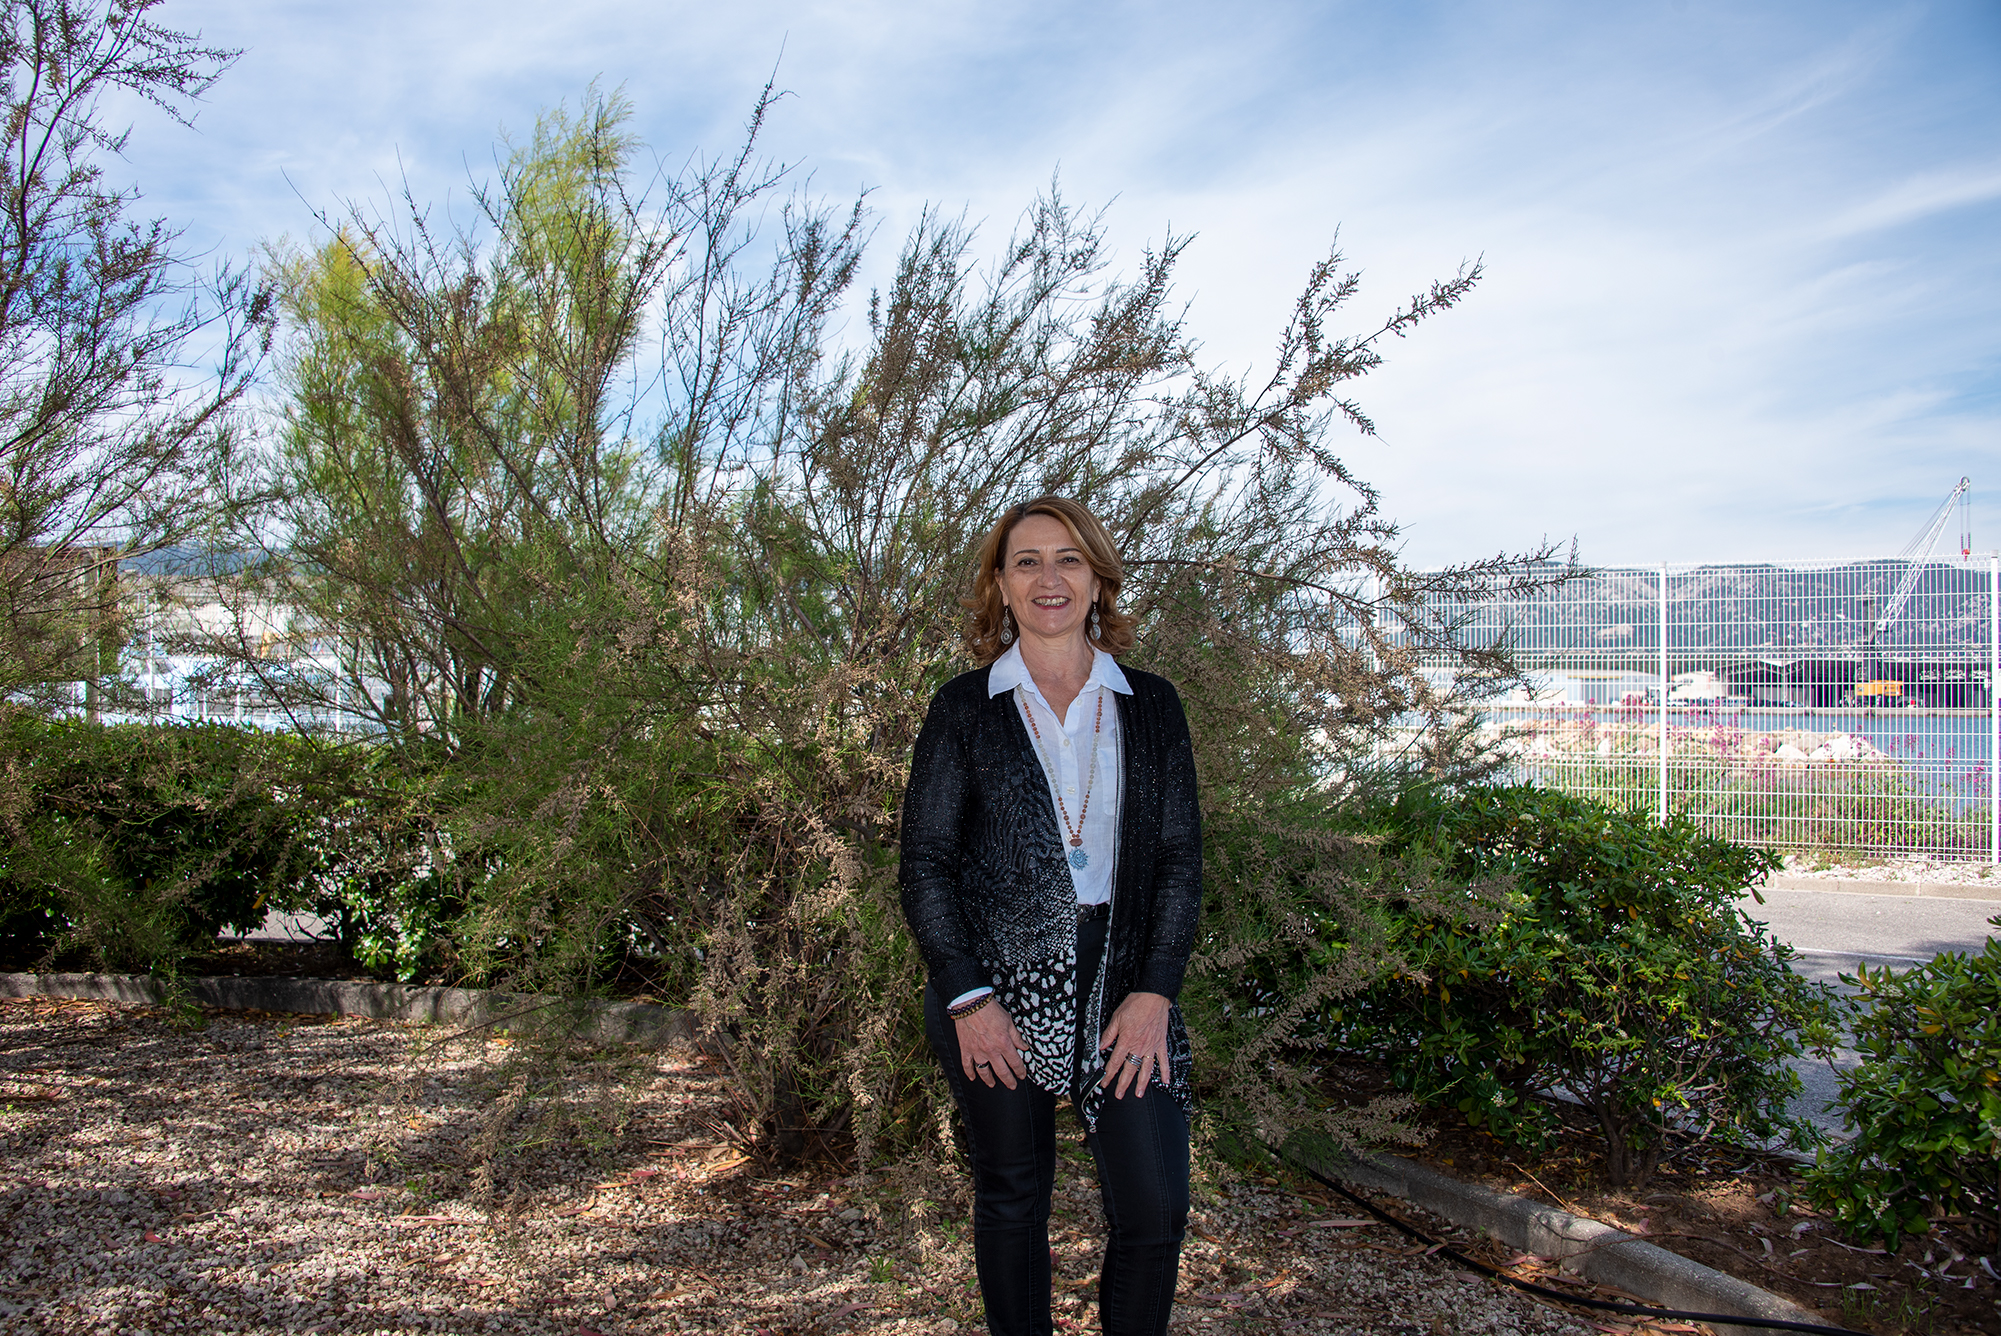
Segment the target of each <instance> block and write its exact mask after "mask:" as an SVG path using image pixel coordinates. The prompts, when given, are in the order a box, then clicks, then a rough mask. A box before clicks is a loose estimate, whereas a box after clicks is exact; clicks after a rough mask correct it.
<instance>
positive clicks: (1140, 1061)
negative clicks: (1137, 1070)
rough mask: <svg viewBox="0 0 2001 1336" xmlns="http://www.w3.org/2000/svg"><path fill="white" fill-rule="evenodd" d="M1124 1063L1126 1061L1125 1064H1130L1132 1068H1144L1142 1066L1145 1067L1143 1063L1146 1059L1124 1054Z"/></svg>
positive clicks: (1132, 1054) (1135, 1054)
mask: <svg viewBox="0 0 2001 1336" xmlns="http://www.w3.org/2000/svg"><path fill="white" fill-rule="evenodd" d="M1126 1061H1127V1062H1130V1063H1131V1064H1132V1065H1133V1066H1135V1067H1139V1066H1144V1065H1145V1063H1146V1059H1145V1058H1142V1057H1141V1056H1140V1055H1139V1054H1137V1053H1128V1054H1126Z"/></svg>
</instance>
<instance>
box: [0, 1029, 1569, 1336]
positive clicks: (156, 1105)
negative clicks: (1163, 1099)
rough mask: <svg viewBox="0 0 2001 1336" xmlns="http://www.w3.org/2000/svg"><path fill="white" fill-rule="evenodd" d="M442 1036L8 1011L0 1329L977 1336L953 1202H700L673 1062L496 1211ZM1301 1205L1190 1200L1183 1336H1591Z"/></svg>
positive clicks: (695, 1116)
mask: <svg viewBox="0 0 2001 1336" xmlns="http://www.w3.org/2000/svg"><path fill="white" fill-rule="evenodd" d="M437 1038H438V1035H437V1033H436V1032H426V1031H423V1030H421V1029H417V1028H413V1027H406V1026H401V1025H396V1024H390V1023H385V1022H378V1021H368V1020H358V1019H345V1020H337V1021H332V1022H328V1023H319V1022H302V1020H301V1019H300V1018H284V1017H255V1016H247V1015H240V1014H224V1015H218V1016H214V1017H212V1018H210V1020H209V1023H208V1025H207V1027H206V1028H205V1029H201V1030H195V1031H189V1030H179V1029H175V1028H173V1027H172V1026H171V1025H170V1024H168V1021H167V1017H166V1016H165V1015H164V1013H160V1012H155V1011H147V1010H144V1009H137V1008H130V1007H119V1006H116V1005H112V1004H106V1003H98V1002H52V1001H48V1000H43V999H15V1000H7V1001H5V1002H0V1333H7V1334H10V1336H11V1334H12V1333H22V1336H26V1333H30V1332H33V1333H92V1336H95V1334H96V1333H113V1332H117V1333H121V1334H122V1336H137V1334H139V1333H147V1334H148V1336H168V1334H170V1333H172V1334H179V1333H191V1332H239V1333H245V1334H246V1336H254V1334H260V1333H279V1332H285V1333H300V1332H342V1333H364V1332H367V1333H378V1332H379V1333H395V1334H396V1336H404V1334H405V1333H412V1332H439V1333H465V1334H472V1333H479V1334H481V1336H483V1334H484V1333H488V1332H504V1333H546V1334H548V1336H577V1333H579V1332H583V1331H593V1332H600V1333H603V1336H627V1334H629V1333H642V1332H644V1333H668V1332H703V1333H722V1332H732V1333H734V1332H743V1333H751V1332H755V1331H757V1330H759V1329H760V1328H763V1329H766V1330H769V1331H770V1332H772V1333H773V1334H774V1336H777V1334H778V1333H781V1332H798V1333H803V1332H806V1331H808V1330H811V1331H813V1332H814V1333H815V1336H820V1334H821V1333H825V1334H826V1336H835V1334H837V1333H839V1334H845V1333H850V1332H882V1333H908V1334H909V1336H919V1334H920V1333H923V1334H927V1336H928V1334H930V1333H947V1332H957V1331H961V1330H969V1329H970V1328H968V1327H965V1326H962V1323H968V1322H971V1321H973V1320H974V1312H973V1309H972V1308H971V1306H970V1301H969V1299H968V1297H967V1289H966V1282H967V1279H968V1277H969V1275H970V1256H969V1252H968V1248H967V1246H966V1241H965V1233H966V1231H965V1229H964V1228H963V1225H962V1223H959V1222H962V1220H963V1207H962V1206H950V1207H944V1208H940V1209H937V1210H932V1211H929V1213H928V1214H927V1212H926V1211H925V1210H923V1209H920V1210H918V1211H917V1213H916V1214H915V1215H914V1216H912V1217H910V1218H911V1221H912V1223H911V1224H910V1225H909V1226H908V1228H907V1229H901V1230H899V1229H896V1228H892V1227H891V1224H890V1223H889V1222H890V1221H891V1220H892V1218H893V1217H895V1216H897V1215H899V1214H901V1213H902V1207H903V1205H904V1203H902V1202H900V1201H899V1200H897V1199H896V1198H895V1197H894V1195H893V1189H892V1188H891V1187H890V1185H889V1180H887V1179H863V1180H853V1181H849V1182H847V1183H846V1184H845V1185H843V1184H842V1183H835V1184H831V1185H829V1184H824V1183H812V1182H808V1181H807V1180H805V1179H794V1180H791V1181H790V1182H789V1183H787V1182H785V1181H776V1180H765V1181H757V1182H747V1181H742V1180H738V1181H734V1182H725V1181H722V1180H719V1179H718V1178H716V1177H715V1176H714V1175H715V1174H716V1172H717V1171H718V1170H719V1169H722V1168H724V1167H725V1166H724V1165H722V1164H719V1163H718V1160H719V1157H727V1156H728V1155H729V1152H728V1150H727V1149H726V1148H721V1147H718V1146H716V1145H714V1143H715V1141H716V1138H715V1136H714V1134H713V1132H712V1131H711V1130H710V1128H711V1127H712V1123H711V1122H710V1121H708V1120H711V1119H713V1118H715V1117H716V1116H718V1115H719V1114H721V1113H723V1112H726V1107H725V1104H724V1090H723V1088H722V1085H721V1082H720V1080H719V1078H717V1077H716V1076H715V1075H714V1074H712V1073H711V1072H709V1071H706V1070H704V1069H701V1068H699V1067H697V1066H695V1065H694V1064H692V1063H690V1062H689V1061H687V1060H686V1059H685V1057H682V1056H677V1055H672V1054H658V1053H647V1054H634V1055H630V1056H629V1057H628V1058H626V1059H623V1060H622V1061H624V1062H625V1063H626V1064H627V1065H628V1066H629V1068H630V1070H629V1073H628V1079H629V1081H630V1082H631V1084H630V1085H629V1086H626V1087H618V1086H617V1085H616V1083H612V1084H609V1085H606V1086H604V1088H602V1089H596V1088H592V1089H583V1090H582V1092H581V1094H582V1096H584V1097H589V1098H599V1097H602V1101H603V1108H604V1109H605V1110H606V1117H607V1118H608V1119H610V1120H611V1121H608V1122H607V1123H606V1124H605V1125H604V1126H603V1127H601V1128H599V1129H598V1132H599V1134H600V1140H601V1142H602V1144H601V1146H600V1147H599V1148H598V1149H596V1150H592V1149H591V1148H589V1147H588V1146H586V1145H584V1144H582V1143H581V1142H577V1141H575V1140H574V1139H572V1140H571V1141H568V1142H562V1143H559V1144H555V1145H551V1146H546V1147H542V1148H540V1149H538V1150H536V1151H535V1152H534V1153H533V1154H532V1155H525V1156H522V1157H519V1158H518V1159H517V1160H515V1161H511V1162H509V1165H508V1170H507V1174H506V1175H505V1182H504V1184H503V1185H502V1186H503V1187H504V1188H505V1192H504V1193H502V1194H499V1195H501V1196H503V1197H504V1198H505V1199H506V1200H504V1201H503V1202H501V1203H500V1204H499V1206H500V1209H496V1210H495V1211H494V1212H493V1213H492V1214H490V1215H489V1214H488V1213H487V1212H485V1211H483V1210H481V1209H479V1207H478V1206H477V1205H476V1204H475V1202H476V1200H477V1199H478V1198H477V1193H476V1192H475V1191H474V1184H473V1179H472V1172H473V1170H474V1169H476V1168H477V1167H478V1157H477V1155H475V1154H474V1153H473V1147H474V1144H475V1141H476V1139H477V1136H478V1132H479V1128H480V1126H481V1120H482V1118H483V1117H484V1116H485V1115H486V1114H487V1113H488V1111H489V1110H490V1109H491V1108H492V1107H493V1106H494V1102H495V1101H496V1100H498V1099H501V1098H504V1097H505V1093H506V1092H505V1090H504V1089H501V1088H499V1087H498V1086H497V1085H496V1081H498V1080H501V1079H504V1076H505V1073H504V1071H503V1070H502V1069H501V1067H500V1066H499V1063H500V1062H501V1060H502V1059H503V1058H504V1057H505V1054H506V1049H505V1047H504V1046H502V1045H500V1044H497V1043H491V1044H490V1043H485V1042H475V1041H473V1040H465V1041H461V1042H458V1043H455V1044H450V1045H443V1046H440V1045H438V1044H437V1043H436V1042H435V1040H436V1039H437ZM482 1038H484V1037H482ZM589 1079H597V1078H589ZM585 1084H586V1085H588V1079H587V1080H586V1081H585ZM621 1089H629V1090H636V1091H637V1092H638V1095H639V1098H638V1100H637V1103H636V1104H635V1105H632V1106H630V1107H625V1106H622V1105H620V1103H619V1100H618V1096H619V1094H620V1090H621ZM621 1108H623V1109H624V1112H623V1113H621V1112H620V1110H621ZM621 1118H622V1119H623V1121H622V1122H621V1121H619V1119H621ZM1083 1166H1084V1157H1083V1155H1082V1151H1081V1148H1079V1147H1076V1146H1075V1145H1074V1143H1066V1145H1065V1146H1064V1167H1063V1171H1062V1176H1061V1178H1060V1180H1059V1187H1058V1200H1057V1204H1056V1220H1055V1222H1054V1223H1055V1226H1056V1230H1055V1236H1054V1241H1055V1242H1056V1243H1057V1251H1058V1275H1059V1277H1071V1278H1072V1279H1071V1280H1069V1281H1064V1282H1062V1285H1061V1288H1060V1289H1059V1296H1060V1298H1059V1304H1060V1307H1059V1311H1060V1312H1063V1313H1064V1314H1066V1315H1067V1320H1069V1321H1070V1322H1072V1323H1073V1324H1075V1323H1078V1322H1083V1323H1085V1324H1086V1325H1085V1326H1083V1327H1077V1326H1074V1325H1073V1326H1072V1327H1070V1328H1067V1329H1068V1330H1095V1329H1096V1323H1095V1308H1094V1307H1093V1306H1092V1305H1091V1303H1090V1302H1089V1296H1090V1293H1091V1286H1090V1284H1089V1282H1088V1280H1086V1279H1085V1278H1086V1277H1088V1276H1089V1275H1090V1274H1091V1272H1092V1271H1093V1270H1094V1267H1095V1247H1096V1240H1097V1239H1098V1237H1099V1236H1100V1222H1099V1220H1098V1206H1097V1199H1096V1193H1095V1190H1094V1188H1093V1187H1092V1185H1091V1183H1090V1181H1089V1178H1088V1175H1087V1174H1086V1173H1084V1172H1083ZM635 1171H637V1174H636V1175H635ZM358 1193H359V1194H360V1195H357V1194H358ZM1301 1211H1302V1207H1301V1204H1300V1203H1299V1202H1298V1200H1297V1199H1294V1198H1292V1197H1289V1196H1287V1195H1286V1194H1284V1193H1281V1192H1276V1191H1271V1190H1267V1189H1264V1188H1262V1187H1260V1186H1258V1185H1255V1184H1243V1183H1239V1184H1235V1185H1233V1186H1230V1187H1228V1188H1225V1189H1212V1190H1210V1191H1209V1192H1208V1194H1207V1197H1206V1199H1205V1200H1204V1201H1203V1202H1202V1204H1201V1206H1200V1207H1199V1209H1198V1210H1197V1211H1196V1213H1195V1218H1194V1225H1195V1230H1196V1232H1195V1233H1194V1234H1193V1235H1192V1236H1191V1238H1190V1240H1189V1246H1188V1250H1187V1261H1186V1270H1185V1277H1184V1283H1183V1293H1184V1295H1185V1296H1186V1297H1187V1300H1188V1301H1187V1302H1185V1303H1184V1304H1182V1305H1181V1306H1179V1307H1178V1308H1177V1310H1176V1314H1175V1321H1174V1329H1175V1330H1176V1331H1177V1332H1218V1333H1220V1332H1227V1331H1234V1330H1245V1331H1259V1332H1263V1331H1269V1330H1274V1329H1282V1330H1285V1331H1288V1332H1301V1333H1337V1332H1369V1333H1396V1334H1397V1336H1430V1334H1431V1333H1433V1332H1439V1331H1449V1332H1453V1333H1476V1334H1477V1333H1519V1334H1522V1336H1557V1334H1562V1336H1570V1334H1571V1333H1577V1334H1579V1336H1581V1334H1582V1333H1584V1332H1585V1331H1586V1330H1587V1328H1585V1327H1584V1326H1583V1325H1581V1324H1580V1323H1578V1322H1577V1321H1576V1320H1575V1319H1574V1318H1571V1317H1570V1316H1568V1315H1566V1314H1563V1313H1560V1312H1557V1311H1555V1310H1552V1309H1548V1308H1544V1307H1540V1306H1538V1305H1536V1304H1535V1303H1533V1302H1532V1301H1530V1300H1527V1299H1525V1298H1523V1297H1521V1296H1519V1295H1515V1294H1512V1293H1509V1292H1506V1291H1503V1290H1500V1289H1498V1288H1496V1287H1494V1286H1493V1285H1491V1284H1488V1283H1485V1282H1477V1283H1468V1282H1466V1281H1465V1280H1464V1279H1463V1278H1462V1277H1461V1276H1460V1275H1459V1274H1458V1272H1457V1268H1456V1267H1454V1266H1450V1265H1445V1264H1441V1263H1439V1262H1437V1261H1435V1260H1432V1259H1426V1258H1412V1257H1402V1256H1391V1255H1389V1254H1387V1253H1385V1252H1374V1251H1368V1250H1366V1249H1358V1248H1355V1247H1353V1246H1337V1245H1355V1244H1356V1243H1358V1242H1359V1241H1360V1237H1361V1236H1360V1235H1359V1234H1357V1232H1355V1231H1342V1232H1341V1233H1342V1237H1341V1238H1340V1239H1338V1240H1337V1239H1334V1238H1333V1237H1332V1231H1324V1230H1315V1229H1311V1228H1305V1227H1303V1226H1304V1223H1305V1222H1304V1220H1303V1219H1302V1217H1301ZM149 1236H150V1237H149ZM1368 1236H1369V1237H1371V1238H1377V1239H1379V1240H1381V1242H1382V1243H1383V1244H1384V1245H1385V1246H1389V1245H1392V1244H1400V1240H1396V1239H1394V1238H1393V1237H1392V1236H1390V1235H1388V1234H1387V1233H1386V1232H1385V1231H1381V1230H1372V1231H1368ZM886 1270H888V1271H893V1276H892V1277H891V1278H884V1277H885V1272H886ZM1274 1277H1275V1278H1274ZM857 1304H859V1305H865V1307H862V1308H859V1309H856V1310H854V1311H852V1312H848V1313H846V1314H843V1315H840V1316H838V1318H836V1315H837V1314H842V1310H843V1309H845V1308H847V1307H848V1306H850V1305H857Z"/></svg>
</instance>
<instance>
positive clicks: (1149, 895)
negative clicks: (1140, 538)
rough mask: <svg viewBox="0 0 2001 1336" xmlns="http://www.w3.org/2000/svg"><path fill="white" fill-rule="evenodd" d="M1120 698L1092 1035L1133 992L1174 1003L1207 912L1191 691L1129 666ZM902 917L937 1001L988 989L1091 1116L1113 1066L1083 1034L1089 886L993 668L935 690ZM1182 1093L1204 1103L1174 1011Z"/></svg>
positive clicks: (1176, 1083)
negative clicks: (1081, 972)
mask: <svg viewBox="0 0 2001 1336" xmlns="http://www.w3.org/2000/svg"><path fill="white" fill-rule="evenodd" d="M1125 673H1126V679H1127V681H1128V683H1130V685H1131V686H1132V694H1131V695H1119V696H1116V697H1115V699H1116V700H1117V702H1118V709H1119V729H1120V734H1121V742H1122V744H1123V745H1122V746H1121V748H1120V751H1121V760H1122V762H1123V769H1124V774H1123V776H1122V779H1123V783H1122V785H1121V789H1122V801H1121V804H1120V811H1119V836H1118V850H1117V862H1116V867H1117V872H1116V874H1115V877H1114V880H1113V886H1112V922H1111V928H1110V931H1109V933H1108V934H1107V939H1106V946H1105V962H1104V966H1103V968H1102V969H1101V970H1100V971H1099V987H1098V988H1095V989H1093V990H1092V991H1093V993H1094V994H1095V996H1093V997H1091V998H1089V999H1087V1000H1086V1011H1085V1027H1084V1033H1086V1034H1089V1035H1095V1034H1098V1033H1100V1032H1101V1031H1102V1029H1103V1025H1104V1017H1106V1016H1108V1015H1110V1014H1111V1013H1112V1012H1113V1011H1115V1010H1117V1009H1118V1005H1119V1003H1120V1002H1122V1001H1124V1000H1125V998H1126V995H1127V994H1129V993H1134V992H1148V993H1159V994H1161V995H1162V996H1165V997H1169V998H1173V997H1176V996H1178V995H1179V993H1180V991H1181V978H1182V974H1183V973H1184V972H1185V970H1186V969H1187V965H1188V955H1189V952H1190V951H1191V950H1192V949H1193V948H1194V945H1195V931H1196V925H1197V922H1198V920H1199V918H1200V916H1201V912H1202V823H1201V814H1200V810H1199V808H1198V806H1197V801H1196V792H1195V754H1194V748H1193V746H1192V745H1191V743H1190V741H1189V736H1188V721H1187V719H1186V717H1185V716H1184V715H1183V713H1182V709H1181V699H1180V697H1179V696H1178V695H1176V694H1175V691H1174V688H1173V686H1172V685H1170V684H1169V683H1168V681H1167V680H1166V679H1165V678H1161V677H1156V676H1154V675H1153V674H1151V673H1142V672H1138V671H1136V670H1133V669H1127V670H1125ZM899 876H900V879H901V883H902V890H903V912H904V915H905V916H906V917H907V918H908V919H909V921H910V927H911V931H912V932H913V933H914V934H915V935H916V938H917V944H918V947H919V949H920V950H921V951H922V952H923V954H924V960H925V965H926V967H927V968H928V970H929V971H930V975H931V984H932V986H933V987H935V988H936V989H937V990H938V994H939V996H940V997H945V998H952V997H958V996H961V995H963V994H965V993H967V992H970V991H973V990H975V989H979V988H983V987H988V986H991V987H993V988H994V989H995V991H996V992H998V993H999V994H1000V1001H1001V1003H1002V1005H1004V1006H1006V1007H1007V1009H1008V1014H1009V1015H1010V1016H1012V1017H1013V1018H1014V1022H1015V1026H1016V1028H1017V1029H1019V1030H1020V1031H1021V1035H1022V1042H1023V1043H1025V1044H1026V1045H1027V1046H1028V1054H1027V1058H1026V1064H1027V1067H1028V1071H1029V1075H1030V1076H1031V1077H1032V1078H1033V1079H1034V1080H1035V1082H1036V1084H1038V1085H1040V1086H1042V1087H1043V1088H1044V1089H1046V1090H1051V1091H1055V1092H1057V1093H1067V1094H1069V1095H1070V1096H1071V1097H1072V1098H1073V1099H1074V1100H1076V1101H1077V1104H1078V1109H1079V1112H1080V1113H1082V1115H1083V1116H1084V1121H1085V1123H1086V1125H1087V1126H1095V1125H1096V1122H1097V1108H1098V1103H1099V1100H1100V1099H1101V1098H1102V1093H1101V1092H1100V1091H1099V1089H1098V1087H1097V1084H1096V1079H1097V1076H1098V1075H1100V1074H1102V1072H1103V1070H1104V1061H1103V1058H1102V1057H1101V1056H1100V1055H1099V1054H1098V1053H1097V1052H1096V1051H1095V1047H1096V1046H1095V1045H1089V1044H1087V1045H1084V1047H1085V1048H1087V1049H1091V1050H1092V1051H1090V1052H1084V1053H1080V1052H1078V1051H1077V1048H1078V1045H1077V1043H1076V1017H1077V998H1076V983H1077V979H1076V975H1077V896H1076V890H1075V887H1074V885H1073V883H1072V881H1071V877H1070V865H1069V864H1068V862H1066V861H1065V845H1064V839H1063V837H1062V834H1061V832H1060V830H1059V827H1058V823H1057V819H1056V809H1055V806H1054V804H1053V803H1052V802H1051V800H1050V793H1049V782H1048V779H1047V777H1046V774H1045V772H1044V770H1043V767H1042V763H1041V761H1040V760H1039V759H1037V757H1036V755H1035V751H1034V746H1033V743H1032V742H1031V741H1030V738H1029V734H1028V729H1027V727H1026V726H1025V725H1024V724H1023V723H1022V719H1021V712H1020V710H1019V709H1018V708H1017V706H1016V705H1015V702H1014V700H1013V698H1012V696H1011V694H1002V695H999V696H990V695H989V694H988V691H987V670H986V669H984V668H981V669H977V670H975V671H973V672H970V673H965V674H962V675H960V676H959V677H956V678H954V679H953V680H952V681H950V682H948V683H946V684H945V686H944V687H943V688H941V689H940V690H939V692H938V694H937V696H936V697H934V698H933V699H932V702H931V709H930V712H929V713H928V714H927V715H926V716H925V720H924V729H923V731H922V732H921V733H920V734H919V735H918V739H917V746H916V750H915V752H914V753H913V755H912V757H911V766H910V784H909V787H908V789H906V791H905V793H904V802H903V834H902V862H901V868H900V872H899ZM1168 1058H1169V1061H1168V1068H1169V1070H1168V1073H1167V1085H1168V1089H1169V1091H1170V1093H1172V1094H1173V1096H1174V1097H1175V1099H1176V1101H1177V1102H1179V1103H1180V1104H1181V1105H1182V1106H1183V1107H1184V1108H1187V1107H1191V1106H1192V1104H1193V1098H1194V1096H1193V1087H1192V1085H1191V1083H1190V1061H1189V1050H1188V1032H1187V1028H1186V1027H1185V1025H1184V1024H1183V1022H1182V1019H1181V1010H1180V1008H1179V1007H1175V1008H1174V1009H1173V1010H1172V1011H1171V1013H1170V1015H1169V1019H1168Z"/></svg>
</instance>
